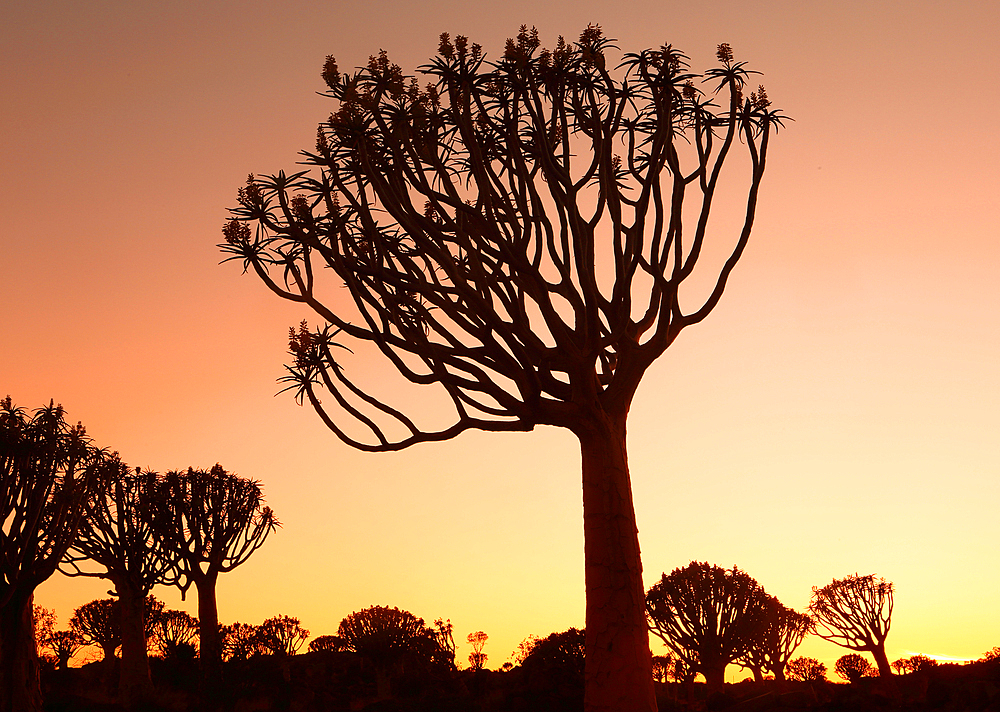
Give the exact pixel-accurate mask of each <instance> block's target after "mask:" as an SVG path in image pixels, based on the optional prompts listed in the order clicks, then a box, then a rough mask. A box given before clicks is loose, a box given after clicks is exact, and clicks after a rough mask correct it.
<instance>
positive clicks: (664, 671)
mask: <svg viewBox="0 0 1000 712" xmlns="http://www.w3.org/2000/svg"><path fill="white" fill-rule="evenodd" d="M676 659H677V658H676V657H675V656H674V654H673V653H667V654H666V655H654V656H653V680H654V681H655V682H667V681H668V680H670V679H672V678H673V675H674V662H675V661H676Z"/></svg>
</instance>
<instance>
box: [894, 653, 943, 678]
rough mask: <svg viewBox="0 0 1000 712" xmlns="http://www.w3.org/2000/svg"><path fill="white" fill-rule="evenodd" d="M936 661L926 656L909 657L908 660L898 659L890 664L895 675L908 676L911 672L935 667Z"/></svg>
mask: <svg viewBox="0 0 1000 712" xmlns="http://www.w3.org/2000/svg"><path fill="white" fill-rule="evenodd" d="M937 664H938V661H937V660H935V659H934V658H929V657H927V656H926V655H911V656H910V657H908V658H900V659H899V660H895V661H893V663H892V669H893V670H895V671H896V674H897V675H908V674H909V673H911V672H919V671H920V670H926V669H927V668H932V667H935V666H937Z"/></svg>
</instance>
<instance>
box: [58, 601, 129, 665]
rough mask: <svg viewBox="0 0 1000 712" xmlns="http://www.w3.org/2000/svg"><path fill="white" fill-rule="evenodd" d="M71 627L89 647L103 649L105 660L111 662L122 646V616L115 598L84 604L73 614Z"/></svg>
mask: <svg viewBox="0 0 1000 712" xmlns="http://www.w3.org/2000/svg"><path fill="white" fill-rule="evenodd" d="M69 623H70V627H71V629H72V630H74V631H75V632H76V633H78V634H79V635H80V637H81V638H82V639H83V641H84V642H85V643H86V644H87V645H96V646H97V647H99V648H100V649H101V652H102V654H103V656H104V660H107V661H111V660H113V659H114V657H115V651H116V650H118V646H120V645H121V644H122V626H121V614H120V613H119V611H118V601H117V599H114V598H98V599H96V600H93V601H91V602H90V603H84V604H83V605H82V606H80V607H79V608H77V609H76V611H74V612H73V617H72V618H70V622H69Z"/></svg>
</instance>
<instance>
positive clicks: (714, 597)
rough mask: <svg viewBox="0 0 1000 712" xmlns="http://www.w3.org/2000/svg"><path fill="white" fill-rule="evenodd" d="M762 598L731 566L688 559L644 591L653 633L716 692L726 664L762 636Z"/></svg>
mask: <svg viewBox="0 0 1000 712" xmlns="http://www.w3.org/2000/svg"><path fill="white" fill-rule="evenodd" d="M767 606H768V596H767V594H766V593H764V589H762V588H761V587H760V584H758V583H757V582H756V581H755V580H754V579H753V578H752V577H751V576H749V575H748V574H746V573H744V572H743V571H740V570H739V569H738V568H737V567H735V566H734V567H733V568H732V569H723V568H722V567H720V566H713V565H710V564H707V563H701V562H698V561H692V562H691V563H690V564H688V565H687V566H685V567H684V568H680V569H674V570H673V571H672V572H671V573H670V574H669V575H668V574H663V577H662V578H661V579H660V581H659V582H658V583H656V584H654V585H653V586H652V587H651V588H650V589H649V592H648V593H647V594H646V610H647V613H648V616H649V621H650V627H651V629H652V630H653V632H654V633H655V634H656V635H657V636H659V638H660V639H661V640H663V642H664V643H665V644H666V645H667V647H668V648H670V649H671V650H672V651H673V652H674V653H675V654H677V656H678V657H679V658H681V659H682V660H683V661H684V662H685V663H686V664H687V665H688V666H689V667H690V668H691V669H693V670H697V671H698V672H700V673H701V674H702V675H704V676H705V680H706V682H707V683H708V687H709V689H712V690H721V689H722V686H723V684H724V682H725V673H726V666H727V665H729V664H730V663H732V662H734V661H735V660H737V659H738V658H740V657H742V656H744V655H746V654H747V653H748V651H749V650H750V649H751V647H752V646H753V645H754V643H755V641H756V640H758V639H759V637H760V636H761V635H762V633H763V631H764V627H765V623H766V618H767Z"/></svg>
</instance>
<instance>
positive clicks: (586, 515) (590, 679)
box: [577, 412, 656, 712]
mask: <svg viewBox="0 0 1000 712" xmlns="http://www.w3.org/2000/svg"><path fill="white" fill-rule="evenodd" d="M625 416H626V413H624V412H623V413H621V414H620V416H619V417H605V418H604V419H603V420H601V421H600V422H597V423H594V424H593V425H591V426H589V427H586V428H581V429H580V430H579V431H578V432H577V435H578V437H579V438H580V447H581V452H582V455H583V536H584V559H585V566H586V585H587V638H586V646H587V657H586V665H585V676H584V679H585V688H584V709H585V710H586V712H651V711H653V710H656V697H655V692H654V688H653V663H652V656H651V654H650V650H649V632H648V629H647V627H646V597H645V591H644V589H643V584H642V563H641V560H640V557H639V536H638V530H637V529H636V523H635V509H634V508H633V505H632V483H631V480H630V479H629V473H628V458H627V455H626V452H625Z"/></svg>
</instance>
